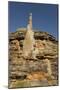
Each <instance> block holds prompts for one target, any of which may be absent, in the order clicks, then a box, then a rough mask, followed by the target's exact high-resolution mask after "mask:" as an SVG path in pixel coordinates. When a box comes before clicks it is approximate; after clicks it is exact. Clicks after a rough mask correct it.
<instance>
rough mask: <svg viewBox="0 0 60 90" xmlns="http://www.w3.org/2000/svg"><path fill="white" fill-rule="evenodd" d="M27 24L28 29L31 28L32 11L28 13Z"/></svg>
mask: <svg viewBox="0 0 60 90" xmlns="http://www.w3.org/2000/svg"><path fill="white" fill-rule="evenodd" d="M28 25H29V27H30V29H31V30H32V13H30V14H29V19H28Z"/></svg>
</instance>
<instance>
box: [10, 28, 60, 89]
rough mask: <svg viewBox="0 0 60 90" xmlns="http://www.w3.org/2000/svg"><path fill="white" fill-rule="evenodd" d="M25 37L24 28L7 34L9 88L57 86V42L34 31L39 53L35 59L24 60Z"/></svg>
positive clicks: (51, 37)
mask: <svg viewBox="0 0 60 90" xmlns="http://www.w3.org/2000/svg"><path fill="white" fill-rule="evenodd" d="M25 35H26V28H21V29H20V30H18V31H16V32H14V33H9V88H14V87H29V86H48V85H58V41H57V40H56V39H55V38H54V37H53V36H52V35H50V34H48V33H46V32H41V31H40V32H39V31H35V30H34V39H35V43H37V47H36V48H37V49H38V52H39V53H37V54H36V59H34V58H33V57H32V55H28V57H27V58H24V56H23V42H24V38H25ZM46 59H47V60H46ZM47 61H48V62H47ZM49 63H50V64H49ZM49 70H50V71H49ZM49 74H50V75H49Z"/></svg>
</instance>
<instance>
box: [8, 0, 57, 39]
mask: <svg viewBox="0 0 60 90" xmlns="http://www.w3.org/2000/svg"><path fill="white" fill-rule="evenodd" d="M29 13H32V25H33V29H38V30H40V31H44V32H48V33H50V34H51V35H53V36H55V37H56V38H57V37H58V5H57V4H41V3H37V4H36V3H24V2H11V1H9V2H8V29H9V32H15V31H16V30H17V29H18V28H21V27H27V24H28V17H29Z"/></svg>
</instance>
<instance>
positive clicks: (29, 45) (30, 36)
mask: <svg viewBox="0 0 60 90" xmlns="http://www.w3.org/2000/svg"><path fill="white" fill-rule="evenodd" d="M34 43H35V40H34V32H33V31H32V13H30V15H29V20H28V25H27V32H26V35H25V39H24V42H23V54H24V56H28V55H29V54H30V53H31V51H32V50H33V45H34Z"/></svg>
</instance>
